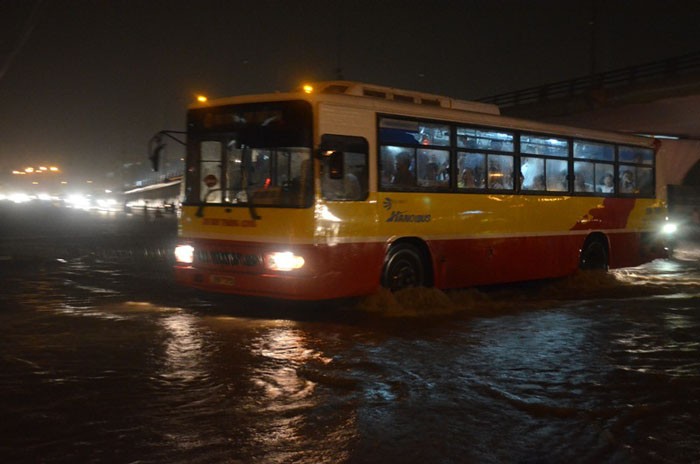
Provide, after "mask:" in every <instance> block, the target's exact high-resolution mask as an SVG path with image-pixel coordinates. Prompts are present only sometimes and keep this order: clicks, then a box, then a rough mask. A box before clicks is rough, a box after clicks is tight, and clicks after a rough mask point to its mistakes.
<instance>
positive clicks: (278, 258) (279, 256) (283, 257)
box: [265, 251, 304, 271]
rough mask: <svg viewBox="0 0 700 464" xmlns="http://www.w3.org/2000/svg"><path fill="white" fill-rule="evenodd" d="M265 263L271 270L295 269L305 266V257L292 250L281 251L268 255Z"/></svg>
mask: <svg viewBox="0 0 700 464" xmlns="http://www.w3.org/2000/svg"><path fill="white" fill-rule="evenodd" d="M265 265H266V266H267V268H268V269H270V270H271V271H294V270H297V269H301V268H302V267H304V258H303V257H302V256H298V255H295V254H294V253H292V252H291V251H281V252H276V253H270V254H268V255H266V256H265Z"/></svg>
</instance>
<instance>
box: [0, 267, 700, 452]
mask: <svg viewBox="0 0 700 464" xmlns="http://www.w3.org/2000/svg"><path fill="white" fill-rule="evenodd" d="M686 256H687V255H686ZM90 270H93V268H92V267H91V265H88V264H86V262H79V263H78V262H72V261H71V262H67V263H58V264H56V265H54V266H48V267H46V268H42V269H40V270H38V271H34V270H32V271H31V272H29V271H24V273H21V272H17V273H15V272H12V273H5V274H3V275H2V278H3V282H2V284H3V288H4V290H3V292H2V293H0V307H1V308H2V310H1V311H0V363H1V364H0V388H1V389H2V390H1V391H0V393H2V394H0V413H2V414H3V418H4V419H5V420H4V422H3V423H2V425H0V436H2V437H3V440H2V441H0V457H2V458H3V460H4V461H5V462H172V463H190V462H265V463H268V462H271V463H308V462H313V463H338V462H353V463H354V462H362V463H365V462H369V463H372V462H377V463H380V462H381V463H384V462H404V463H425V462H467V463H469V462H478V463H484V462H485V463H500V462H538V463H540V462H541V463H557V462H565V461H572V462H591V463H597V462H613V463H617V462H619V463H627V462H640V463H641V462H673V463H685V462H699V461H700V432H699V431H700V419H699V418H700V399H698V398H700V375H699V374H698V372H700V304H699V303H698V301H700V299H699V298H698V297H699V296H700V264H699V263H698V261H697V260H683V259H674V260H659V261H655V262H653V263H649V264H647V265H645V266H640V267H637V268H630V269H622V270H616V271H614V272H610V273H583V274H579V275H576V276H573V277H571V278H568V279H561V280H557V281H549V282H537V283H528V284H523V285H511V286H498V287H492V288H480V289H468V290H460V291H449V292H440V291H438V290H435V289H417V290H416V289H413V290H407V291H404V292H398V293H396V294H391V293H389V292H379V293H377V294H376V295H372V296H370V297H368V298H365V299H361V300H359V301H351V302H347V301H343V302H342V303H341V302H338V303H337V305H336V306H337V307H336V306H334V303H329V304H326V305H325V306H324V307H323V309H322V310H321V309H318V310H317V311H316V310H315V307H312V308H305V309H304V310H303V311H302V310H299V309H298V306H297V307H286V306H284V305H281V304H279V303H277V304H275V305H274V309H271V308H272V305H273V304H272V303H270V302H266V301H261V300H253V299H237V298H229V299H227V298H221V299H202V298H200V297H198V296H197V295H194V294H192V293H188V292H186V291H184V290H182V289H173V288H172V287H162V285H163V279H162V277H161V276H159V277H158V278H157V279H154V280H148V278H147V276H144V275H142V274H137V275H136V276H133V275H132V274H131V273H130V272H125V271H124V269H123V268H120V267H113V268H110V267H109V265H106V264H100V266H99V267H98V270H99V272H89V271H90ZM88 272H89V273H88ZM159 279H160V280H159Z"/></svg>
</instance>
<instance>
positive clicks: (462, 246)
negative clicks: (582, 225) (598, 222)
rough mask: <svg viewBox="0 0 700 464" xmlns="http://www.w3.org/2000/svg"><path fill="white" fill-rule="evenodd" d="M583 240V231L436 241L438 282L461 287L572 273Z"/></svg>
mask: <svg viewBox="0 0 700 464" xmlns="http://www.w3.org/2000/svg"><path fill="white" fill-rule="evenodd" d="M582 241H583V238H582V237H581V236H580V235H561V236H540V237H538V236H529V237H499V238H482V239H479V238H474V239H466V240H445V241H434V242H431V244H430V246H431V248H432V249H433V250H434V251H435V253H436V255H435V258H436V259H435V263H436V264H435V269H436V282H435V283H436V286H438V287H440V288H460V287H467V286H472V285H487V284H493V283H505V282H517V281H523V280H533V279H544V278H551V277H561V276H565V275H569V274H572V273H574V272H575V271H576V269H577V267H578V259H579V250H580V247H581V243H582Z"/></svg>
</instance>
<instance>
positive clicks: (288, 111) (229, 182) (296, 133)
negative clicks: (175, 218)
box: [185, 102, 313, 208]
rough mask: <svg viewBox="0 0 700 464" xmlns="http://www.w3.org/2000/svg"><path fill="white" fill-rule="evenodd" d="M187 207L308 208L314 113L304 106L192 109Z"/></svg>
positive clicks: (248, 105)
mask: <svg viewBox="0 0 700 464" xmlns="http://www.w3.org/2000/svg"><path fill="white" fill-rule="evenodd" d="M188 124H189V129H190V134H191V138H190V143H189V146H188V158H187V166H188V169H187V187H186V198H185V200H186V202H187V203H189V204H200V205H203V204H207V205H216V204H219V205H241V206H247V207H257V206H286V207H298V208H301V207H307V206H309V205H310V204H311V201H312V197H313V195H312V193H313V182H312V177H311V153H312V151H311V144H310V140H311V131H310V126H311V114H310V110H308V109H307V108H306V105H305V104H304V103H303V102H275V103H267V104H255V105H251V104H246V105H229V106H223V107H214V108H203V109H197V110H192V111H191V112H190V114H189V120H188Z"/></svg>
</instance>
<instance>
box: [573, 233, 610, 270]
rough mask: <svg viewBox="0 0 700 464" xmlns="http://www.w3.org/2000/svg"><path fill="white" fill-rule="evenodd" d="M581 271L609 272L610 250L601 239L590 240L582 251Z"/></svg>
mask: <svg viewBox="0 0 700 464" xmlns="http://www.w3.org/2000/svg"><path fill="white" fill-rule="evenodd" d="M578 267H579V269H581V270H583V271H607V270H608V250H607V248H606V247H605V244H604V243H603V242H602V241H601V240H599V239H593V240H588V241H587V242H586V243H585V244H584V245H583V249H582V251H581V258H580V260H579V266H578Z"/></svg>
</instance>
